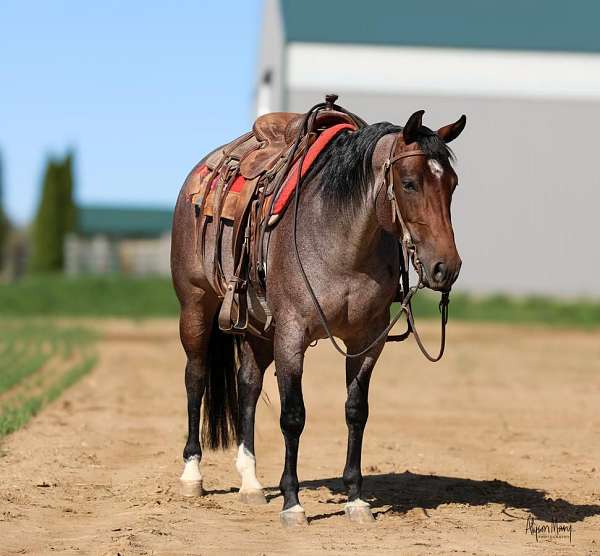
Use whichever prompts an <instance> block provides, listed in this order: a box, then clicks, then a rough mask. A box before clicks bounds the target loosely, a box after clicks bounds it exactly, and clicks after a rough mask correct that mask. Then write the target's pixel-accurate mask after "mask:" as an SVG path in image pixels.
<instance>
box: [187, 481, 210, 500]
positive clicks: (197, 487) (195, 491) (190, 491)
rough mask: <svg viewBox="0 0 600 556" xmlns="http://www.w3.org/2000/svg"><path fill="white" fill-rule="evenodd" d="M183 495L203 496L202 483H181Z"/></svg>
mask: <svg viewBox="0 0 600 556" xmlns="http://www.w3.org/2000/svg"><path fill="white" fill-rule="evenodd" d="M181 494H182V496H185V497H193V496H203V495H204V489H203V488H202V481H181Z"/></svg>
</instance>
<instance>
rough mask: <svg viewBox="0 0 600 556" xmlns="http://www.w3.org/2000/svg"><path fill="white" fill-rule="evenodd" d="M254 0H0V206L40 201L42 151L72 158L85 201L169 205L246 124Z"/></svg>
mask: <svg viewBox="0 0 600 556" xmlns="http://www.w3.org/2000/svg"><path fill="white" fill-rule="evenodd" d="M261 10H262V2H261V0H237V1H235V2H205V1H200V0H196V1H191V0H183V1H182V0H178V1H177V2H171V3H169V2H158V1H155V0H147V1H138V0H136V1H132V0H128V1H127V2H123V1H117V0H104V1H102V2H99V1H95V2H93V1H85V2H78V1H76V0H53V1H52V2H50V1H44V0H38V1H32V0H3V1H2V5H1V7H0V150H1V152H2V156H3V160H4V178H5V179H4V183H5V205H6V206H7V208H8V212H9V215H10V216H11V217H12V218H13V219H14V220H15V221H17V222H18V223H21V224H23V223H26V222H28V221H29V220H30V219H31V217H32V215H33V213H34V211H35V208H36V206H37V202H38V198H39V188H40V180H41V175H42V171H43V166H44V161H45V159H46V156H47V155H49V154H58V155H62V154H63V153H64V152H65V150H66V149H67V148H69V147H72V148H73V149H74V150H75V153H76V161H77V167H76V172H77V175H76V179H77V199H78V201H79V202H80V203H82V204H86V203H87V204H89V203H111V204H115V203H116V204H137V205H158V206H172V205H173V203H174V201H175V197H176V195H177V192H178V190H179V187H180V186H181V182H182V181H183V179H184V177H185V175H186V174H187V172H188V171H189V169H190V168H191V166H193V164H194V163H195V162H196V161H197V160H199V159H200V158H201V157H202V156H203V155H204V154H205V153H206V152H207V151H209V150H211V149H212V148H214V147H215V146H217V145H219V144H221V143H223V142H225V141H227V140H230V139H232V138H233V137H235V136H237V135H240V134H241V133H243V132H244V131H246V130H247V128H248V126H249V124H250V121H251V119H252V111H253V95H254V72H255V65H256V59H257V55H258V38H259V32H260V19H261Z"/></svg>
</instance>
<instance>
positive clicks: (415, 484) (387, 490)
mask: <svg viewBox="0 0 600 556" xmlns="http://www.w3.org/2000/svg"><path fill="white" fill-rule="evenodd" d="M323 487H325V488H327V489H329V490H330V491H331V493H332V494H333V495H342V494H345V489H344V485H343V484H342V481H341V480H340V479H339V478H330V479H322V480H313V481H304V482H302V483H301V485H300V488H301V489H309V490H312V489H320V488H323ZM363 493H364V494H365V498H366V499H367V500H368V501H369V503H370V504H371V507H372V508H373V510H374V512H375V513H383V512H394V513H406V512H408V511H409V510H412V509H413V508H421V509H422V510H424V511H425V513H426V512H427V510H428V509H434V508H437V507H438V506H440V505H442V504H466V505H469V506H484V505H486V504H500V505H502V506H504V508H503V511H504V512H505V513H507V514H508V515H509V516H510V513H509V512H510V509H513V508H514V509H520V510H524V511H526V512H528V513H529V515H531V516H533V517H535V518H536V519H539V520H541V521H546V522H551V521H553V520H555V521H558V522H561V523H574V522H577V521H583V520H584V519H585V518H586V517H591V516H595V515H600V505H596V504H572V503H570V502H567V501H566V500H563V499H561V498H557V499H552V498H550V497H548V496H547V494H546V492H545V491H543V490H538V489H533V488H524V487H519V486H514V485H511V484H510V483H508V482H506V481H499V480H497V479H494V480H493V481H475V480H472V479H462V478H459V477H441V476H438V475H419V474H414V473H410V472H409V471H406V472H405V473H385V474H381V475H367V476H365V478H364V484H363ZM378 508H380V509H381V510H380V512H377V509H378ZM339 513H341V512H337V513H336V514H328V515H327V514H324V515H322V516H319V517H320V518H322V519H323V518H326V517H329V516H330V515H337V514H339ZM512 517H515V518H516V517H522V516H512Z"/></svg>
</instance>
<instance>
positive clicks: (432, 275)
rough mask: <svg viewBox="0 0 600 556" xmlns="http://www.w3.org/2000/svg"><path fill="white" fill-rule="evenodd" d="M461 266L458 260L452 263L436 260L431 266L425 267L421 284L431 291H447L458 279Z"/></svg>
mask: <svg viewBox="0 0 600 556" xmlns="http://www.w3.org/2000/svg"><path fill="white" fill-rule="evenodd" d="M461 266H462V261H461V260H460V258H457V260H456V261H452V262H446V261H444V260H438V261H436V262H434V263H433V264H431V265H425V272H424V273H423V274H424V275H423V283H424V284H425V286H427V287H428V288H431V289H432V290H436V291H449V290H450V288H451V287H452V284H454V282H456V279H457V278H458V275H459V273H460V267H461Z"/></svg>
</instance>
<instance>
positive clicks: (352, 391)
mask: <svg viewBox="0 0 600 556" xmlns="http://www.w3.org/2000/svg"><path fill="white" fill-rule="evenodd" d="M422 116H423V111H419V112H415V113H414V114H413V115H412V116H411V117H410V118H409V120H408V122H407V123H406V125H405V126H404V128H402V127H400V126H395V125H392V124H389V123H378V124H373V125H367V126H365V127H362V128H360V129H358V130H357V131H355V132H344V133H342V134H340V136H338V137H337V138H336V139H334V141H333V142H332V143H331V144H330V145H329V146H328V147H327V148H326V150H325V151H324V152H322V153H321V154H320V155H319V157H318V159H317V160H316V162H315V163H314V164H313V166H312V168H311V170H310V171H309V172H308V174H307V175H306V176H305V178H304V179H303V182H302V188H301V196H300V198H299V204H298V206H297V221H296V225H297V237H296V240H297V246H298V251H299V254H300V257H301V262H302V265H303V267H304V270H305V272H306V274H307V276H308V278H309V280H310V283H311V285H312V288H313V290H314V293H315V294H316V297H317V298H318V300H319V303H320V305H321V307H322V309H323V312H324V314H325V316H326V318H327V321H328V323H329V327H330V328H331V332H332V333H333V334H334V335H335V336H336V337H338V338H340V339H341V340H342V341H343V342H344V343H345V345H346V347H347V349H348V350H349V352H353V353H356V352H359V351H361V350H362V349H363V348H364V347H365V346H367V345H368V344H369V343H370V342H372V341H373V340H374V339H376V338H377V337H378V335H379V334H380V333H381V331H382V330H383V329H384V328H385V327H386V325H387V324H388V322H389V319H390V306H391V304H392V302H393V300H394V297H395V294H396V292H397V288H398V282H399V272H400V256H401V255H400V249H399V239H400V238H401V236H402V234H403V231H402V230H401V229H400V226H399V221H398V219H397V218H394V214H393V211H392V203H391V202H390V197H389V193H390V192H388V191H386V187H382V183H381V182H382V178H381V176H382V175H384V174H385V172H384V166H385V164H386V161H389V160H394V159H396V161H395V162H393V164H392V167H391V168H390V172H391V175H392V179H393V187H392V189H393V191H392V192H391V193H392V194H393V197H395V201H396V203H397V205H398V208H399V211H400V213H401V217H402V219H401V220H402V221H403V222H404V225H405V226H406V227H407V230H405V232H406V231H407V232H409V233H410V236H411V238H412V240H413V242H414V245H415V247H416V251H417V253H418V257H419V260H420V261H421V263H422V269H423V281H424V284H425V286H427V287H429V288H431V289H434V290H438V291H447V290H449V289H450V287H451V285H452V284H453V282H454V281H455V280H456V278H457V276H458V273H459V270H460V266H461V259H460V257H459V255H458V252H457V249H456V245H455V242H454V233H453V229H452V223H451V218H450V201H451V199H452V194H453V191H454V189H455V187H456V185H457V183H458V179H457V175H456V173H455V171H454V170H453V168H452V166H451V161H452V154H451V151H450V150H449V149H448V147H447V146H446V144H447V143H449V142H450V141H452V140H453V139H455V138H456V137H457V136H458V135H459V134H460V133H461V132H462V130H463V128H464V126H465V122H466V118H465V117H464V116H462V117H461V118H460V119H459V120H458V121H457V122H455V123H453V124H449V125H446V126H444V127H442V128H440V129H438V130H437V132H433V131H432V130H430V129H428V128H426V127H424V126H423V125H422V123H421V120H422ZM392 149H393V151H394V152H390V151H391V150H392ZM413 150H414V151H420V155H419V156H400V157H399V158H398V155H403V154H404V153H408V152H410V151H413ZM191 188H192V185H191V184H190V179H189V178H188V179H187V180H186V182H185V183H184V185H183V187H182V189H181V193H180V195H179V199H178V201H177V206H176V208H175V214H174V222H173V240H172V241H173V243H172V253H171V258H172V261H171V263H172V274H173V282H174V285H175V289H176V292H177V296H178V298H179V301H180V303H181V319H180V334H181V342H182V344H183V347H184V349H185V352H186V354H187V365H186V368H185V386H186V390H187V400H188V401H187V404H188V405H187V408H188V427H189V429H188V439H187V443H186V445H185V449H184V451H183V457H184V461H185V469H184V472H183V475H182V477H181V480H182V484H183V488H184V493H186V494H188V495H194V494H201V493H202V476H201V474H200V460H201V457H202V450H201V445H200V438H199V437H200V434H199V429H200V408H201V404H202V400H204V417H203V426H202V433H203V434H202V440H203V443H204V444H205V445H207V446H208V447H210V448H226V447H228V446H229V445H230V444H231V443H233V441H234V440H236V441H237V446H238V453H237V460H236V467H237V470H238V472H239V474H240V476H241V488H240V497H241V500H242V501H244V502H246V503H250V504H258V503H265V496H264V493H263V488H262V486H261V483H260V482H259V481H258V479H257V477H256V459H255V452H254V421H255V410H256V404H257V401H258V399H259V396H260V393H261V389H262V383H263V375H264V373H265V370H266V369H267V367H268V366H269V365H270V364H271V363H272V362H273V361H275V368H276V375H277V384H278V387H279V394H280V399H281V417H280V425H281V431H282V433H283V436H284V439H285V466H284V470H283V475H282V477H281V481H280V483H279V487H280V489H281V492H282V494H283V511H282V512H281V521H282V523H283V524H284V525H303V524H306V523H307V520H306V516H305V513H304V509H303V508H302V505H301V504H300V500H299V498H298V491H299V484H298V475H297V460H298V445H299V441H300V435H301V433H302V430H303V428H304V421H305V409H304V401H303V397H302V371H303V361H304V353H305V351H306V349H307V347H308V346H309V344H311V342H314V341H315V340H317V339H320V338H325V337H326V333H325V330H324V327H323V325H322V322H321V320H320V319H319V318H318V315H317V311H316V310H315V307H314V305H313V303H312V302H311V299H310V297H309V294H308V292H307V288H306V286H305V283H304V282H303V280H302V278H301V273H300V271H299V267H298V263H297V259H296V258H295V255H294V247H293V231H294V230H293V227H294V210H293V207H290V208H288V210H287V211H286V212H285V213H284V214H283V217H282V218H281V220H280V221H279V222H278V223H277V225H276V226H275V227H274V228H273V229H272V230H270V232H269V233H270V237H269V242H268V253H267V257H266V260H267V266H266V268H267V277H266V284H267V286H266V299H267V304H268V308H269V309H270V312H271V313H272V315H273V322H274V323H275V325H274V331H273V334H272V338H271V339H270V340H265V339H262V338H259V337H256V336H252V335H250V334H246V335H245V336H232V335H227V334H224V333H222V332H221V331H220V330H219V328H218V325H217V319H216V315H217V314H218V311H219V307H220V304H221V301H220V299H219V297H218V296H217V295H216V293H215V288H214V285H213V284H212V283H211V281H212V276H213V274H212V269H213V261H212V253H213V248H212V245H209V247H208V248H207V249H205V250H204V252H205V253H206V256H205V257H203V256H202V250H200V249H198V248H197V238H196V237H195V234H196V222H195V220H196V214H195V207H194V206H193V205H192V204H191V203H190V201H189V196H190V194H191V193H193V191H191ZM207 225H208V229H207V235H206V237H207V241H208V242H209V243H210V241H211V236H212V237H213V238H214V235H215V234H214V230H213V231H212V233H211V226H213V224H211V223H210V222H209V223H208V224H207ZM213 241H214V239H213ZM230 241H231V231H230V229H229V227H228V226H226V228H225V232H224V234H223V237H222V242H223V245H222V249H221V257H222V264H223V269H224V271H225V274H226V276H230V275H231V273H232V272H233V269H232V261H231V256H230V255H229V254H230V253H231V252H232V249H231V245H230ZM384 343H385V342H384V341H383V340H381V341H379V342H377V343H376V344H375V345H374V346H373V347H372V348H371V349H370V350H369V351H368V352H367V353H366V354H365V355H364V356H361V357H357V358H347V359H346V388H347V401H346V406H345V410H346V423H347V426H348V451H347V459H346V465H345V468H344V472H343V481H344V484H345V486H346V488H347V491H348V502H347V505H346V513H347V515H348V516H349V517H350V518H351V519H352V520H355V521H359V522H365V521H370V520H372V519H373V517H372V514H371V510H370V508H369V504H368V503H367V502H365V501H364V500H363V498H362V492H361V489H362V482H363V479H362V474H361V450H362V439H363V431H364V428H365V424H366V422H367V417H368V414H369V405H368V390H369V381H370V379H371V372H372V371H373V367H374V365H375V363H376V361H377V359H378V357H379V355H380V353H381V351H382V349H383V347H384Z"/></svg>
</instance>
